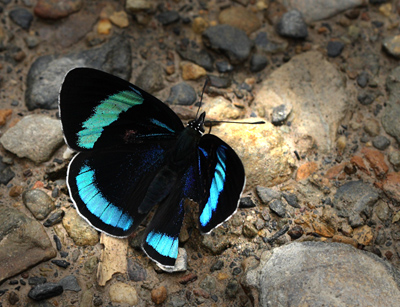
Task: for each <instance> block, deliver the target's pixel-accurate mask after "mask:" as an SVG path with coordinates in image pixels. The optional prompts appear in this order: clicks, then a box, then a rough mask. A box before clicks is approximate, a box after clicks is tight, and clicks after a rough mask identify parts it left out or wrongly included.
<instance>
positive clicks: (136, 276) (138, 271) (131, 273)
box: [128, 258, 147, 282]
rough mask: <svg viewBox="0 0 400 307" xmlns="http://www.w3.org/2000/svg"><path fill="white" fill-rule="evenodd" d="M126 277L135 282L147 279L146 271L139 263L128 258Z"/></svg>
mask: <svg viewBox="0 0 400 307" xmlns="http://www.w3.org/2000/svg"><path fill="white" fill-rule="evenodd" d="M128 277H129V280H133V281H135V282H138V281H144V280H146V279H147V271H146V269H144V268H143V267H142V266H141V265H140V264H139V263H137V262H135V261H133V260H132V259H131V258H128Z"/></svg>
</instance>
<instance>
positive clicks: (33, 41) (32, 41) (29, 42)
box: [24, 35, 40, 49]
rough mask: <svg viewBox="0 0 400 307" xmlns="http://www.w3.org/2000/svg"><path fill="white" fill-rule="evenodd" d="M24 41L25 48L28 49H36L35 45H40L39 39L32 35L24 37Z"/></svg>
mask: <svg viewBox="0 0 400 307" xmlns="http://www.w3.org/2000/svg"><path fill="white" fill-rule="evenodd" d="M24 40H25V43H26V46H27V47H28V48H29V49H34V48H36V47H37V45H39V43H40V40H39V38H38V37H36V36H33V35H29V36H26V37H24Z"/></svg>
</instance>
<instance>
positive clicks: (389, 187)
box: [382, 172, 400, 203]
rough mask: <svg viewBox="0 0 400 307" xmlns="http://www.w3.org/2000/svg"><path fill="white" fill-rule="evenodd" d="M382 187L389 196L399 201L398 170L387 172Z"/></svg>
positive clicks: (399, 184) (399, 177)
mask: <svg viewBox="0 0 400 307" xmlns="http://www.w3.org/2000/svg"><path fill="white" fill-rule="evenodd" d="M382 189H383V191H384V192H385V194H386V195H387V196H388V197H389V198H391V199H393V200H394V201H396V202H397V203H400V172H399V173H389V174H388V175H387V177H386V180H385V181H384V182H383V186H382Z"/></svg>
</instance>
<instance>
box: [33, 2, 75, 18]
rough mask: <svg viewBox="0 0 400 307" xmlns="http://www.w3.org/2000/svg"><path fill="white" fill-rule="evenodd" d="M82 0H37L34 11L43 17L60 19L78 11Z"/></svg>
mask: <svg viewBox="0 0 400 307" xmlns="http://www.w3.org/2000/svg"><path fill="white" fill-rule="evenodd" d="M81 7H82V0H38V2H37V4H36V6H35V9H34V12H35V15H36V16H38V17H40V18H44V19H60V18H63V17H67V16H68V15H70V14H72V13H74V12H76V11H79V10H80V9H81Z"/></svg>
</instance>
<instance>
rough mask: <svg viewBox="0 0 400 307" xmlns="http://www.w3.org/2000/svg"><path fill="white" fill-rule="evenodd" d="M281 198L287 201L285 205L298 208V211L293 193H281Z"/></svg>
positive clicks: (298, 206)
mask: <svg viewBox="0 0 400 307" xmlns="http://www.w3.org/2000/svg"><path fill="white" fill-rule="evenodd" d="M282 196H283V198H284V199H285V200H286V201H287V203H288V204H289V205H290V206H292V207H293V208H298V209H300V208H301V207H300V205H299V203H298V201H297V196H296V194H294V193H289V192H283V193H282Z"/></svg>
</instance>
